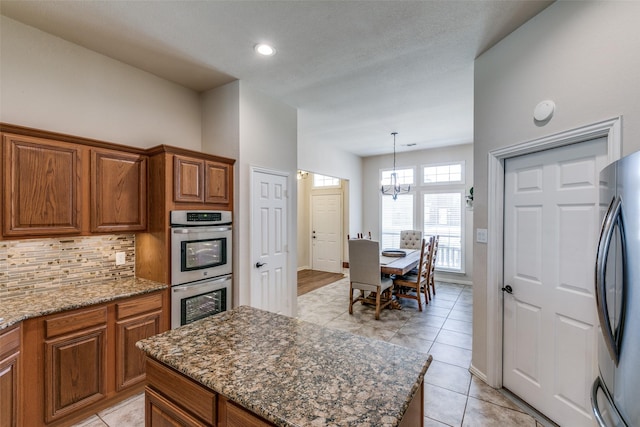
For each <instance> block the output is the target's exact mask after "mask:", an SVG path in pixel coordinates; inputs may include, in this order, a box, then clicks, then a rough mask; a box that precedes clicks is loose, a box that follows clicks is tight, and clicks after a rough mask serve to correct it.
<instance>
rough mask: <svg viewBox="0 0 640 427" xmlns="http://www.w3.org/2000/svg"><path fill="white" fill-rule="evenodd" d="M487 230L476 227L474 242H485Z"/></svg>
mask: <svg viewBox="0 0 640 427" xmlns="http://www.w3.org/2000/svg"><path fill="white" fill-rule="evenodd" d="M488 239H489V232H488V231H487V229H486V228H476V242H478V243H487V240H488Z"/></svg>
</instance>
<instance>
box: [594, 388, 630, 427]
mask: <svg viewBox="0 0 640 427" xmlns="http://www.w3.org/2000/svg"><path fill="white" fill-rule="evenodd" d="M598 390H602V392H603V393H604V396H605V398H606V399H607V400H608V401H609V406H610V407H611V409H613V412H614V413H615V416H616V417H617V418H618V420H620V423H621V424H617V425H619V426H623V427H628V426H627V423H625V422H624V419H623V418H622V416H621V415H620V412H618V409H617V408H616V406H615V405H614V404H613V401H612V399H611V396H610V395H609V392H608V391H607V388H606V387H604V385H603V384H602V380H601V379H600V377H597V378H596V379H595V381H594V382H593V386H592V387H591V408H592V409H593V415H595V417H596V422H597V423H598V426H599V427H610V426H608V425H607V423H606V421H605V420H604V417H603V416H602V411H601V410H600V405H599V404H598Z"/></svg>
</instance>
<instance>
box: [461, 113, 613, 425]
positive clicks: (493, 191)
mask: <svg viewBox="0 0 640 427" xmlns="http://www.w3.org/2000/svg"><path fill="white" fill-rule="evenodd" d="M620 135H621V117H616V118H613V119H610V120H605V121H602V122H599V123H594V124H590V125H587V126H584V127H581V128H576V129H572V130H569V131H566V132H561V133H558V134H554V135H550V136H547V137H544V138H540V139H537V140H532V141H527V142H523V143H520V144H516V145H513V146H509V147H504V148H500V149H497V150H494V151H491V152H490V153H489V165H488V166H489V167H488V182H487V183H488V194H487V206H488V223H487V225H488V240H487V249H486V253H487V263H486V265H487V289H486V291H487V295H486V300H485V301H486V311H484V312H485V314H486V319H484V320H486V344H487V347H486V349H487V352H486V354H484V356H485V357H486V367H487V370H486V373H484V372H481V371H479V370H477V369H476V368H475V367H474V366H473V365H472V366H471V368H470V370H471V372H472V373H474V374H478V375H480V376H481V377H484V378H485V380H486V381H487V383H488V384H489V385H491V386H492V387H496V388H501V387H503V385H504V380H505V378H503V372H504V370H503V367H505V366H504V360H503V349H504V347H503V344H504V336H503V328H504V329H507V328H508V327H513V325H511V326H508V325H505V322H506V320H505V321H503V313H504V312H505V311H506V310H508V309H509V306H508V303H505V304H504V306H503V303H504V302H505V300H506V298H507V297H508V298H511V296H510V295H507V296H503V292H502V291H501V289H502V288H503V287H504V288H506V286H507V285H512V284H510V283H508V282H507V278H506V276H505V274H506V273H505V271H506V270H507V266H506V265H505V263H506V262H507V260H506V258H504V257H505V251H506V248H505V244H504V242H505V240H504V239H505V232H506V231H505V222H506V221H505V198H504V196H505V176H506V175H505V163H508V159H513V158H515V157H517V156H525V155H528V154H532V153H538V152H541V151H543V150H550V149H554V148H558V147H565V146H569V145H571V144H579V143H583V142H584V141H590V140H593V139H596V138H604V142H603V143H604V144H605V145H606V163H610V162H612V161H614V160H617V159H619V158H620V154H621V138H620ZM567 170H569V169H567ZM597 172H598V173H599V170H598V171H597ZM543 249H544V248H543ZM590 265H591V263H590V264H589V265H587V266H584V267H583V268H584V269H586V270H587V271H588V270H589V268H590V267H589V266H590ZM542 268H543V269H545V268H547V267H546V266H542ZM570 292H575V290H571V291H570ZM534 311H535V309H532V310H531V312H534ZM507 314H508V313H507ZM505 319H508V317H505ZM565 320H566V319H565ZM556 338H557V337H556ZM556 342H557V340H556ZM525 344H526V343H525ZM562 344H564V343H562ZM504 350H505V356H504V359H506V358H507V355H506V353H507V350H506V349H504ZM553 356H554V355H553V354H551V353H545V354H544V357H549V358H553ZM474 357H475V355H474ZM536 363H540V362H539V361H536ZM561 368H562V366H560V367H558V365H555V368H554V369H556V371H555V372H554V374H557V373H558V371H557V369H561ZM506 369H508V367H505V370H506ZM523 370H524V369H523ZM552 375H553V374H552ZM508 381H509V380H506V382H507V383H508ZM556 385H557V384H554V386H556ZM560 391H561V393H560V394H561V395H562V396H565V395H571V393H570V392H568V391H566V390H560ZM522 394H524V393H521V396H520V397H521V398H523V399H524V400H525V401H529V396H527V395H522ZM571 399H575V400H579V399H577V398H575V397H571ZM566 403H570V402H569V399H566ZM534 405H535V403H534ZM541 410H542V411H543V412H545V411H546V410H545V409H541ZM547 412H548V411H547ZM548 415H549V416H551V417H553V414H551V413H549V414H548ZM560 421H561V423H563V422H562V420H560ZM563 424H564V423H563ZM569 424H571V423H569Z"/></svg>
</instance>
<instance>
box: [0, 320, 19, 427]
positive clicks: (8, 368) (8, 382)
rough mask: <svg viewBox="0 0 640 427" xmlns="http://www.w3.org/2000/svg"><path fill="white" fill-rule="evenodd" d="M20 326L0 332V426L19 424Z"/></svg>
mask: <svg viewBox="0 0 640 427" xmlns="http://www.w3.org/2000/svg"><path fill="white" fill-rule="evenodd" d="M19 360H20V327H19V326H17V327H14V328H11V329H9V330H6V331H2V332H1V333H0V427H16V426H17V425H18V378H19V377H18V365H19Z"/></svg>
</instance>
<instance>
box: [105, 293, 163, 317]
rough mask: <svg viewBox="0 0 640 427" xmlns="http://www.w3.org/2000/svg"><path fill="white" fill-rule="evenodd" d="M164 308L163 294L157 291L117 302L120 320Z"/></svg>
mask: <svg viewBox="0 0 640 427" xmlns="http://www.w3.org/2000/svg"><path fill="white" fill-rule="evenodd" d="M161 308H162V294H161V293H155V294H152V295H147V296H143V297H136V298H133V299H130V300H128V301H123V302H119V303H116V313H117V317H118V320H120V319H124V318H125V317H130V316H135V315H137V314H142V313H146V312H148V311H154V310H160V309H161Z"/></svg>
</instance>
